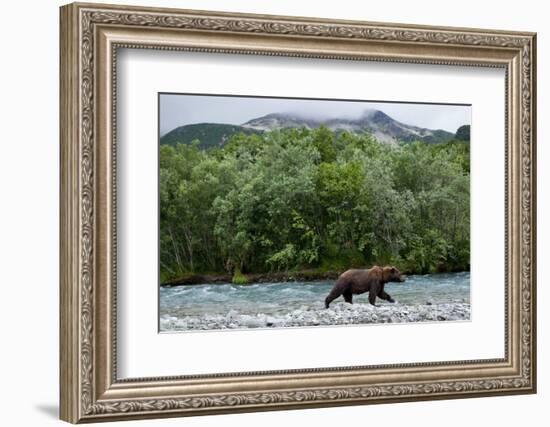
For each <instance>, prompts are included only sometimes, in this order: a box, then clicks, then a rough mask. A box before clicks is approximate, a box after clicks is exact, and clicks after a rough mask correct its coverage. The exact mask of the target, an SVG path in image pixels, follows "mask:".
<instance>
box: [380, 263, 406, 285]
mask: <svg viewBox="0 0 550 427" xmlns="http://www.w3.org/2000/svg"><path fill="white" fill-rule="evenodd" d="M382 274H383V276H384V281H385V282H404V281H405V279H406V277H405V276H404V275H403V274H401V272H400V271H399V270H398V269H397V268H395V267H392V266H388V267H384V269H383V273H382Z"/></svg>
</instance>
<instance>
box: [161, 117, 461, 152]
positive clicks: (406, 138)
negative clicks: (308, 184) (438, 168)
mask: <svg viewBox="0 0 550 427" xmlns="http://www.w3.org/2000/svg"><path fill="white" fill-rule="evenodd" d="M321 125H324V126H326V127H327V128H329V129H330V130H332V131H334V132H344V131H348V132H353V133H361V132H368V133H370V134H372V135H373V136H374V137H375V138H376V139H377V140H378V141H379V142H382V143H385V144H395V143H397V142H399V141H403V142H412V141H424V142H426V143H429V144H436V143H441V142H447V141H450V140H452V139H454V138H455V134H454V133H452V132H447V131H445V130H441V129H437V130H433V129H426V128H422V127H418V126H412V125H408V124H405V123H401V122H399V121H397V120H394V119H393V118H391V117H390V116H388V115H387V114H386V113H384V112H382V111H380V110H374V109H368V110H365V111H364V112H363V114H362V115H361V116H360V117H359V118H354V119H351V118H332V119H318V118H312V117H307V116H302V115H299V114H290V113H272V114H267V115H265V116H262V117H258V118H255V119H252V120H249V121H247V122H246V123H243V124H242V125H240V126H238V125H227V124H219V123H199V124H193V125H184V126H180V127H178V128H176V129H174V130H172V131H170V132H168V133H167V134H166V135H164V136H163V137H162V138H161V141H160V142H161V144H175V143H176V142H182V143H190V142H191V141H193V140H194V139H198V140H200V141H201V143H200V146H201V147H202V148H209V147H214V146H222V145H223V144H224V143H225V142H226V141H227V139H228V138H229V137H230V136H231V135H234V134H235V133H239V132H243V133H245V134H251V133H262V132H266V131H271V130H274V129H287V128H307V129H314V128H318V127H319V126H321ZM468 130H469V127H468ZM464 134H465V132H461V133H460V135H461V136H463V135H464ZM468 140H469V134H468Z"/></svg>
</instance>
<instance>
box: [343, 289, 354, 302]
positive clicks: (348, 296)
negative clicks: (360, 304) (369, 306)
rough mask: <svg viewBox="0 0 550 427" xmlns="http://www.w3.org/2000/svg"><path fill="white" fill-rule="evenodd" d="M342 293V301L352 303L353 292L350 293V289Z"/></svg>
mask: <svg viewBox="0 0 550 427" xmlns="http://www.w3.org/2000/svg"><path fill="white" fill-rule="evenodd" d="M342 295H343V297H344V301H346V302H349V303H350V304H353V294H352V293H351V289H348V290H346V291H345V292H344V293H343V294H342Z"/></svg>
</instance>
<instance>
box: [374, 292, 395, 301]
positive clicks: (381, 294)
mask: <svg viewBox="0 0 550 427" xmlns="http://www.w3.org/2000/svg"><path fill="white" fill-rule="evenodd" d="M378 296H379V297H380V298H382V299H384V300H386V301H388V302H395V300H394V299H393V298H392V297H391V296H390V294H387V293H386V292H385V291H382V292H380V293H379V294H378Z"/></svg>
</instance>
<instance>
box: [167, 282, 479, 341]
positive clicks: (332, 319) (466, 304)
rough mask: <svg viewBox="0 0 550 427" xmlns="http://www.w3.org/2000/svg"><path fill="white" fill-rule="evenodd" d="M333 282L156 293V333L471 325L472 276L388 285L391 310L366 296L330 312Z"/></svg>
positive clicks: (190, 288) (337, 303) (204, 287)
mask: <svg viewBox="0 0 550 427" xmlns="http://www.w3.org/2000/svg"><path fill="white" fill-rule="evenodd" d="M333 284H334V281H320V282H284V283H261V284H260V283H257V284H248V285H232V284H204V285H190V286H177V287H161V288H160V305H159V314H160V322H159V326H160V331H161V332H166V331H187V330H211V329H243V328H271V327H297V326H329V325H342V324H363V323H404V322H420V321H444V320H469V318H470V273H469V272H460V273H443V274H428V275H412V276H408V278H407V280H406V281H405V282H403V283H388V284H386V286H385V290H386V292H387V293H389V294H390V295H391V296H392V298H393V299H394V300H395V301H396V303H395V304H391V303H388V302H386V301H382V300H380V299H377V302H376V303H377V304H378V305H379V306H378V307H373V306H371V305H370V304H369V303H368V294H362V295H354V301H353V302H354V303H353V305H351V304H347V303H345V302H344V300H343V298H342V297H340V298H338V299H336V300H334V301H333V302H332V304H331V306H330V309H328V310H327V309H325V308H324V299H325V297H326V295H327V294H328V293H329V291H330V290H331V289H332V286H333Z"/></svg>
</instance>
